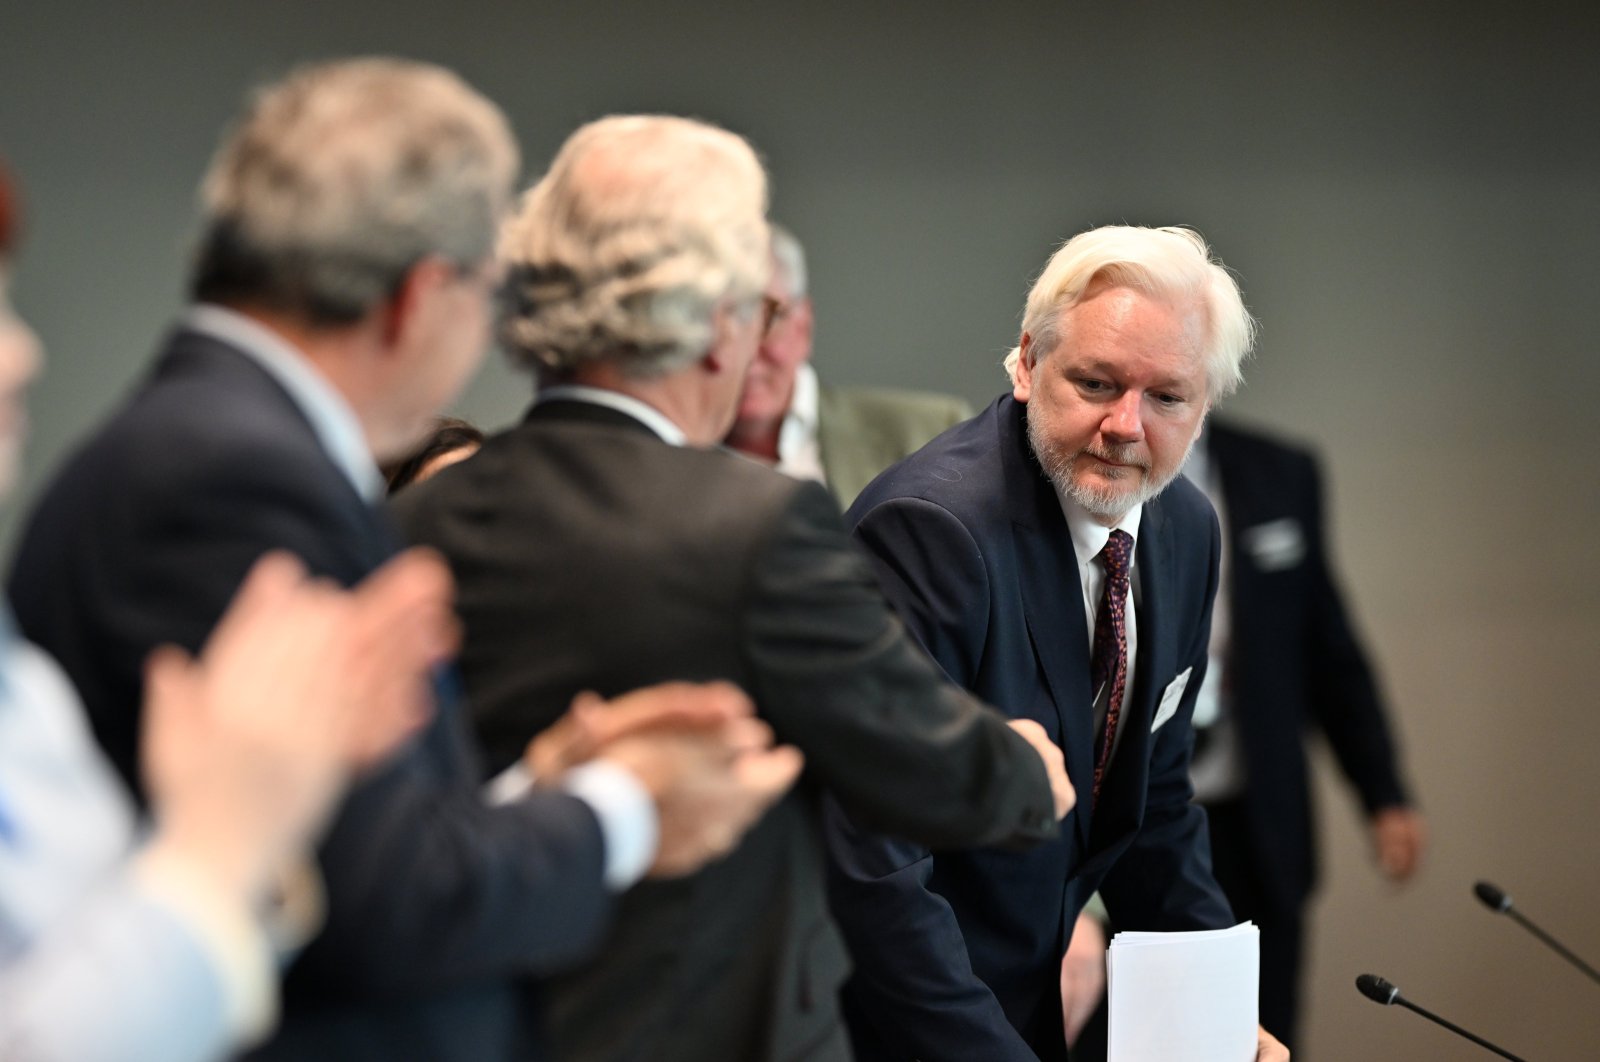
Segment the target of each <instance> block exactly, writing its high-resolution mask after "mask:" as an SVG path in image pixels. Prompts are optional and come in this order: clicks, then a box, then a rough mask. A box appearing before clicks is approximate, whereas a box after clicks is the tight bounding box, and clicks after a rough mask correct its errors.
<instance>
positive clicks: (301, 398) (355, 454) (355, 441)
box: [183, 303, 383, 505]
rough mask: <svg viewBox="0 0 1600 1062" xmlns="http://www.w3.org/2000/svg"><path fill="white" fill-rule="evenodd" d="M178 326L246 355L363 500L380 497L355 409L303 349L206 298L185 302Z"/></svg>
mask: <svg viewBox="0 0 1600 1062" xmlns="http://www.w3.org/2000/svg"><path fill="white" fill-rule="evenodd" d="M183 323H184V326H185V327H186V328H188V329H189V330H190V331H193V332H199V333H202V334H203V335H207V336H210V337H211V338H213V339H217V340H221V341H222V342H224V343H226V344H228V345H229V346H230V347H234V348H236V349H237V350H239V352H240V353H242V354H245V355H247V356H248V357H249V358H250V360H251V361H253V362H255V363H256V364H257V365H259V366H261V368H262V369H263V370H264V371H265V372H266V373H267V375H269V376H271V377H272V378H273V379H274V380H276V381H277V382H278V384H279V385H280V386H282V388H283V389H284V390H285V391H287V392H289V398H290V399H291V400H292V401H293V402H294V404H295V405H296V406H297V407H298V408H299V410H300V412H301V413H303V414H304V415H305V418H306V420H308V421H310V422H311V430H312V431H314V432H316V435H317V441H318V442H320V443H321V444H322V449H323V451H324V452H325V453H327V455H328V457H329V459H330V460H332V461H333V463H334V464H335V465H337V466H338V467H339V471H341V472H343V473H344V475H345V478H346V479H348V480H349V481H350V485H351V486H352V487H354V488H355V489H356V493H357V494H359V495H361V497H362V498H363V499H365V500H366V501H367V503H368V504H369V505H376V504H377V503H378V502H380V501H382V500H383V473H382V472H380V471H378V463H377V462H376V461H375V460H373V457H372V451H371V450H369V449H367V437H366V434H365V433H364V432H363V431H362V430H361V421H360V419H358V418H357V417H356V412H355V410H353V409H351V408H350V403H349V402H347V401H345V398H344V396H343V395H341V394H340V393H339V391H338V389H337V388H335V387H334V386H333V384H331V383H329V382H328V379H327V377H325V376H323V375H322V373H320V372H318V371H317V369H316V367H315V366H313V365H312V364H311V362H309V361H307V360H306V357H305V355H304V354H301V353H300V351H298V350H296V349H295V348H294V346H293V345H292V344H290V343H289V342H288V341H287V340H285V339H284V338H283V337H282V336H280V335H278V334H277V333H275V332H273V331H271V330H270V329H268V328H266V327H264V326H262V325H260V324H257V323H256V322H255V321H252V320H251V319H250V318H248V317H246V316H245V315H244V314H241V313H236V312H234V311H233V310H229V309H226V308H225V307H222V306H216V305H212V304H209V303H202V304H201V305H198V306H194V307H191V308H190V310H189V312H188V314H186V315H185V317H184V321H183Z"/></svg>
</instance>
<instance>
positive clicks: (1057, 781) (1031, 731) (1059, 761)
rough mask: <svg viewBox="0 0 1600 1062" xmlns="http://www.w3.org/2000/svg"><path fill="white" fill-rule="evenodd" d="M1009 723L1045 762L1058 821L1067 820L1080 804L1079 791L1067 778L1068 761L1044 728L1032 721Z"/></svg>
mask: <svg viewBox="0 0 1600 1062" xmlns="http://www.w3.org/2000/svg"><path fill="white" fill-rule="evenodd" d="M1009 723H1010V724H1011V729H1012V730H1015V731H1016V732H1017V733H1019V734H1021V735H1022V736H1023V737H1024V738H1026V739H1027V740H1028V744H1030V745H1032V746H1033V747H1034V749H1035V751H1037V752H1038V753H1039V758H1040V759H1041V760H1043V761H1044V771H1045V774H1046V775H1048V776H1049V778H1050V795H1051V796H1052V797H1053V798H1054V799H1055V806H1056V819H1057V820H1060V819H1064V818H1066V817H1067V812H1069V811H1071V810H1072V806H1073V805H1074V804H1076V803H1077V802H1078V791H1077V790H1076V789H1073V788H1072V779H1070V778H1068V777H1067V761H1066V759H1065V758H1064V757H1062V755H1061V750H1060V749H1058V748H1056V746H1055V745H1054V744H1053V743H1052V742H1051V741H1050V737H1049V735H1048V734H1046V733H1045V732H1044V727H1042V726H1040V725H1039V724H1038V723H1036V722H1034V721H1033V720H1032V719H1012V720H1009Z"/></svg>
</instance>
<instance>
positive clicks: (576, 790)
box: [11, 59, 798, 1059]
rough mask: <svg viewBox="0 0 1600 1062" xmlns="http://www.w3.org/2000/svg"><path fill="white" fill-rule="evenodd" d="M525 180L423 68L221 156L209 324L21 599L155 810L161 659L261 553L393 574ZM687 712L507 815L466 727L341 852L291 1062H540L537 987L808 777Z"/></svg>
mask: <svg viewBox="0 0 1600 1062" xmlns="http://www.w3.org/2000/svg"><path fill="white" fill-rule="evenodd" d="M516 168H517V151H516V146H515V144H514V142H513V140H512V138H511V135H510V131H509V128H508V126H507V123H506V121H505V118H504V116H503V115H501V113H500V112H499V111H498V110H497V109H496V108H495V107H494V106H493V104H491V103H489V101H487V100H485V99H484V98H483V97H481V96H479V95H478V94H477V93H476V92H474V91H472V90H471V89H470V88H469V87H468V86H466V85H465V84H464V83H463V82H461V81H460V79H458V78H457V77H455V76H454V75H453V74H451V73H449V72H448V71H445V70H442V69H440V68H437V67H432V66H427V65H424V64H418V63H408V62H402V61H396V60H383V59H367V60H355V61H348V62H337V63H328V64H323V65H317V66H311V67H307V68H304V69H302V70H299V71H297V72H295V73H294V74H292V75H290V76H289V77H288V78H286V79H285V80H283V81H282V82H280V83H278V84H276V85H273V86H270V87H269V88H267V89H266V90H264V91H263V92H261V93H260V94H259V95H258V96H257V97H256V99H255V100H254V101H253V102H252V104H251V105H250V106H249V107H248V108H247V110H246V111H245V113H244V114H243V116H242V117H241V119H240V121H239V123H238V124H237V125H236V126H235V127H234V128H233V129H232V130H231V131H230V132H229V133H228V135H227V136H226V137H225V138H224V140H223V142H222V144H221V146H220V148H219V150H218V152H217V154H216V156H215V158H214V159H213V161H212V165H211V168H210V171H209V172H208V174H207V177H206V180H205V184H204V191H203V200H204V217H203V233H202V237H201V244H200V249H199V255H198V261H197V264H196V266H195V273H194V294H195V298H196V305H195V306H193V307H192V308H191V309H190V310H189V311H188V312H187V313H186V314H185V315H184V317H183V320H182V321H181V323H180V324H179V326H178V328H177V329H176V330H175V331H174V333H173V334H172V335H171V336H170V337H169V338H168V339H167V340H166V342H165V344H164V349H163V351H162V353H161V355H160V357H159V358H158V360H157V361H156V364H155V366H154V368H153V369H152V371H151V373H150V375H149V376H148V378H147V379H146V380H145V381H144V382H143V383H142V384H141V385H140V386H139V387H138V388H137V390H136V391H135V393H134V394H133V395H132V397H131V398H130V399H129V401H128V402H127V403H126V404H125V405H124V406H123V407H122V408H121V409H120V410H119V411H117V412H116V413H115V414H114V415H113V416H112V418H111V419H110V421H109V422H108V423H107V424H106V425H105V426H103V427H102V428H101V429H100V430H99V431H98V432H97V433H96V434H95V435H94V436H93V437H92V438H91V439H90V440H89V441H88V442H87V443H86V444H85V445H84V446H82V447H81V448H80V449H79V450H78V451H77V453H76V454H74V455H73V456H72V457H71V459H70V460H69V461H68V462H67V463H66V465H65V466H64V468H63V469H62V471H61V473H60V474H59V475H58V477H57V478H56V480H55V481H54V482H53V483H52V484H51V485H50V488H49V489H48V491H47V492H46V494H45V496H44V498H43V500H42V501H41V502H40V504H39V505H38V507H37V509H36V510H35V512H34V513H33V514H32V517H31V520H30V521H29V523H28V526H27V529H26V532H25V534H24V537H23V541H22V545H21V549H20V551H19V553H18V557H17V561H16V565H15V567H14V569H13V572H12V577H11V592H12V596H13V601H14V603H15V607H16V612H17V617H18V619H19V621H20V623H21V626H22V628H23V630H24V631H25V632H26V633H27V634H28V636H29V637H30V638H32V639H33V640H34V641H36V642H38V643H39V644H40V645H41V646H43V647H45V648H46V649H47V650H48V651H49V652H51V653H52V654H53V655H54V656H55V657H56V658H57V659H58V660H60V662H61V663H62V665H63V666H64V668H65V669H66V671H67V672H68V674H69V675H70V677H71V678H72V680H73V682H74V683H75V685H76V686H77V687H78V690H79V691H80V692H81V694H82V696H83V700H84V703H85V707H86V708H87V710H88V714H89V718H90V720H91V722H92V724H93V726H94V730H95V735H96V737H97V739H98V740H99V741H100V743H101V745H102V746H103V747H104V748H105V749H106V751H107V752H108V754H109V756H110V759H111V761H112V763H113V764H114V765H115V766H116V767H117V768H118V769H119V771H120V772H121V773H122V776H123V778H124V779H125V780H126V781H127V782H129V784H130V785H131V786H133V787H134V788H135V791H136V792H137V791H139V790H140V788H141V784H142V782H143V779H142V777H141V774H140V771H139V765H138V761H137V756H136V736H137V733H138V726H139V719H140V713H139V705H140V694H141V686H142V681H143V673H142V668H143V665H144V660H145V658H146V656H147V655H148V654H149V652H150V651H151V649H152V648H154V647H155V646H156V645H158V644H161V643H163V642H172V643H175V644H177V645H180V646H184V647H187V648H190V649H194V648H195V647H197V646H198V645H199V644H200V642H201V641H202V640H203V639H204V638H205V636H206V634H207V632H208V631H210V630H211V628H212V626H213V625H214V624H215V622H216V620H217V617H218V615H219V614H220V613H221V611H222V608H223V606H224V604H225V603H226V602H227V600H228V599H229V597H230V595H231V594H232V593H233V591H234V589H235V588H236V587H237V586H238V585H239V582H240V580H241V578H242V577H243V575H244V573H245V571H246V570H247V568H248V567H249V566H250V564H251V563H252V562H254V561H255V559H256V558H257V557H258V556H260V555H261V554H262V553H263V552H264V551H267V550H271V549H283V550H287V551H289V552H291V553H294V554H295V555H297V556H298V557H300V558H301V560H302V561H303V562H304V563H305V564H306V566H307V567H308V568H310V570H311V571H312V572H313V573H315V574H318V575H321V576H325V577H327V578H330V579H332V580H334V581H336V582H340V583H346V584H348V583H353V582H355V581H356V580H359V579H361V578H362V577H364V576H366V575H367V574H368V573H369V572H370V571H372V570H373V569H374V568H376V567H378V566H379V565H380V564H382V563H383V562H384V561H386V560H387V559H388V558H389V557H390V556H391V555H392V554H393V553H394V552H395V548H396V547H395V539H394V536H393V535H392V534H391V532H390V529H389V527H388V526H387V524H386V522H385V520H384V519H383V518H382V515H381V514H380V513H379V512H378V511H377V510H376V509H375V508H374V503H375V502H377V501H378V500H379V499H380V498H381V496H382V479H381V477H380V475H379V473H378V469H377V464H376V461H375V458H381V457H386V456H390V455H393V454H396V453H398V452H401V451H402V450H404V448H406V447H407V446H409V445H410V444H411V443H413V442H414V441H415V440H416V439H418V438H419V437H420V436H421V435H422V433H423V432H424V431H425V430H426V429H427V426H428V423H429V420H430V418H431V417H432V416H433V415H434V414H435V413H436V412H437V411H438V409H439V407H440V406H442V405H443V404H444V403H446V402H448V401H449V400H450V399H451V398H452V397H453V396H454V395H455V393H456V392H457V390H458V388H459V387H460V385H461V384H462V383H463V382H464V380H465V378H466V377H467V375H468V374H469V373H470V372H471V371H472V369H473V368H474V366H476V364H477V362H478V359H479V358H480V356H481V352H482V350H483V348H484V345H485V341H486V338H487V329H488V321H489V301H490V293H491V291H492V290H493V289H494V287H495V286H496V284H497V282H498V275H499V274H498V271H497V269H496V267H495V265H494V262H493V261H492V258H491V254H490V252H491V250H492V246H493V241H494V237H495V233H496V229H497V226H498V224H499V222H500V220H501V216H502V214H503V210H504V207H505V205H506V204H507V202H508V200H509V196H510V191H511V182H512V179H513V176H514V174H515V172H516ZM662 695H663V696H664V697H665V698H666V699H667V700H668V701H682V700H684V699H685V698H687V699H689V700H691V701H698V700H700V699H703V698H705V697H707V696H708V697H709V701H710V703H709V704H708V705H707V707H706V709H705V711H704V713H703V714H696V713H697V712H698V711H699V710H698V709H694V708H693V707H692V706H690V707H685V708H684V712H685V713H686V714H688V715H689V716H692V717H693V718H697V719H704V720H705V723H706V725H705V726H703V727H699V728H692V729H686V730H685V729H683V728H678V729H679V731H681V732H679V733H678V734H677V737H676V738H674V739H672V740H668V739H667V738H665V737H663V736H661V735H659V734H657V733H651V734H650V735H648V736H647V737H640V736H637V735H636V736H634V737H631V738H629V737H624V738H623V739H622V740H620V741H618V742H617V743H616V744H614V745H611V746H608V747H607V748H605V749H604V750H603V756H602V758H601V759H600V760H599V761H597V762H595V763H591V764H587V765H585V766H583V767H580V768H578V769H576V770H572V771H571V772H569V773H568V774H567V775H566V777H565V778H564V779H563V780H562V781H563V788H561V789H552V790H548V791H539V792H536V793H533V794H517V793H506V794H505V795H506V797H507V799H506V800H505V801H504V802H503V803H502V804H500V805H499V806H495V807H488V806H486V805H485V803H484V800H483V798H482V796H481V794H480V790H479V783H480V771H479V768H478V763H477V760H476V757H475V756H474V754H473V752H472V750H471V748H470V745H469V738H468V735H467V733H466V731H465V729H464V722H463V720H462V719H461V718H460V715H459V713H458V712H456V711H454V710H453V706H452V705H450V704H448V703H447V704H446V705H444V707H443V710H441V711H440V712H439V713H438V715H437V717H436V720H435V722H434V723H433V725H432V726H431V727H429V729H428V730H427V731H426V732H425V733H424V734H423V735H422V737H421V739H420V740H419V741H418V742H417V743H416V745H415V746H414V747H413V748H412V749H411V750H410V751H409V752H408V753H407V754H406V755H404V756H402V757H401V758H400V759H399V760H398V761H396V762H395V763H394V764H392V765H390V766H389V767H388V768H386V769H384V770H382V771H379V772H377V773H376V774H374V775H373V776H371V777H370V778H368V779H366V780H365V781H364V782H363V783H362V784H361V785H359V786H358V787H357V788H356V789H355V790H354V791H353V792H352V794H351V795H350V797H349V799H348V800H347V801H346V802H345V804H344V806H343V809H342V812H341V814H340V815H339V816H338V818H337V820H336V821H335V822H334V823H333V825H332V828H331V831H330V833H329V835H328V838H327V840H326V842H325V844H324V846H323V848H322V852H321V860H320V867H321V872H322V875H323V877H324V879H325V880H326V884H327V899H328V920H327V927H326V931H325V932H324V933H323V935H322V936H321V937H320V938H319V939H318V940H317V941H316V942H315V943H313V944H312V945H311V946H310V948H309V949H308V950H307V951H306V952H305V953H304V954H303V955H302V957H301V958H300V960H299V961H298V962H297V964H296V966H295V968H294V969H293V971H292V972H291V974H290V977H289V979H288V982H287V984H286V989H285V1020H284V1023H283V1026H282V1028H281V1030H280V1031H279V1034H278V1036H277V1037H276V1038H275V1039H274V1040H273V1041H272V1042H271V1043H270V1044H268V1045H267V1046H266V1047H265V1048H264V1049H263V1052H262V1053H263V1056H264V1057H278V1058H293V1059H319V1058H329V1059H333V1058H337V1059H362V1058H374V1059H376V1058H383V1059H388V1058H399V1057H405V1058H430V1059H432V1058H441V1059H444V1058H461V1059H496V1058H509V1057H513V1056H515V1057H519V1058H520V1057H526V1055H527V1054H528V1053H529V1052H530V1051H532V1050H533V1046H532V1044H531V1042H530V1037H531V1031H530V1030H529V1029H528V1028H527V1027H526V1022H525V1020H524V1019H525V1014H524V1013H523V1012H522V1008H521V1007H519V1004H518V999H517V995H516V993H515V992H514V989H513V982H514V980H515V979H516V978H517V977H519V976H521V975H526V974H531V973H535V972H539V971H544V970H548V969H551V968H553V967H556V966H559V965H561V964H563V963H570V962H572V961H574V960H576V959H578V958H580V957H582V956H583V955H584V954H585V953H586V951H587V949H589V948H590V947H591V946H593V944H594V943H595V942H596V941H597V940H598V939H599V938H600V935H601V932H602V930H603V928H604V925H605V923H606V920H607V918H608V916H609V913H610V910H611V908H612V905H613V900H612V896H613V894H614V893H615V892H616V891H618V890H620V889H623V888H625V887H627V886H628V885H629V884H631V883H632V882H633V881H634V880H635V879H637V878H638V877H639V876H640V875H641V874H643V873H644V872H645V871H646V870H647V869H648V868H650V867H651V865H652V864H654V866H655V867H656V869H658V870H661V871H664V872H665V871H679V872H681V871H685V870H689V869H692V868H693V867H694V866H697V865H698V864H699V863H700V862H703V861H704V860H705V859H707V858H710V857H712V856H714V855H716V854H718V853H720V852H721V851H723V850H725V849H726V848H727V847H729V846H730V845H731V844H732V843H733V842H734V840H735V839H736V838H737V836H738V835H739V833H740V831H741V830H742V829H743V828H744V827H745V826H746V825H747V824H748V823H749V822H750V821H751V819H752V818H753V817H755V816H756V815H757V814H758V813H759V812H760V810H761V809H762V808H764V807H765V806H766V804H768V803H770V801H771V800H772V799H774V798H775V797H776V796H777V795H778V793H779V792H781V791H782V789H783V788H785V786H786V784H787V779H788V778H792V777H793V774H794V772H795V771H797V770H798V765H797V764H795V763H794V762H793V760H794V756H793V754H792V753H791V754H788V755H786V756H783V755H781V754H778V753H772V754H769V755H773V756H780V759H779V761H776V762H775V761H771V760H768V759H765V758H763V757H761V756H759V755H758V756H757V758H756V760H754V761H751V760H747V759H745V758H743V757H741V756H739V755H738V754H739V752H740V751H741V750H743V749H745V748H748V747H751V746H756V745H759V744H761V741H762V734H761V732H760V727H761V724H759V723H757V722H756V721H755V720H753V719H748V718H745V719H739V718H736V717H737V716H738V715H739V714H740V712H741V711H748V705H741V703H740V702H741V700H742V698H740V696H739V695H737V694H736V693H734V692H732V691H728V690H721V691H718V690H712V691H696V690H686V689H681V688H680V689H676V690H668V691H664V693H663V694H662ZM646 696H647V699H648V698H649V697H650V696H651V695H646ZM635 707H637V702H635ZM666 709H669V712H668V714H669V715H670V714H671V711H670V710H676V709H673V707H672V705H667V706H666ZM628 711H633V709H632V708H630V709H628ZM624 714H625V715H626V714H627V713H626V712H625V713H624ZM752 762H754V763H756V764H760V765H771V766H773V767H774V770H772V771H770V772H768V771H764V770H762V771H751V770H749V769H748V768H749V765H750V764H751V763H752ZM508 788H510V787H508ZM657 809H659V816H658V814H657ZM658 838H659V842H660V843H659V844H658V843H657V842H658Z"/></svg>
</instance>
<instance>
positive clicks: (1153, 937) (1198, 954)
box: [1106, 922, 1261, 1062]
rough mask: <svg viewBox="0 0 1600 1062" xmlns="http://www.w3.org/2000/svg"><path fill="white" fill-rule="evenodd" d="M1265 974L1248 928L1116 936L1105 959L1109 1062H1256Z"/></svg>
mask: <svg viewBox="0 0 1600 1062" xmlns="http://www.w3.org/2000/svg"><path fill="white" fill-rule="evenodd" d="M1260 969H1261V939H1260V933H1259V931H1258V930H1257V929H1256V927H1255V925H1254V924H1252V923H1250V922H1243V923H1241V924H1239V925H1236V926H1234V927H1233V928H1232V929H1212V930H1205V931H1201V932H1194V933H1118V934H1117V935H1116V936H1114V937H1112V938H1111V948H1110V950H1109V951H1108V952H1107V954H1106V978H1107V981H1108V983H1109V991H1110V993H1111V1021H1110V1028H1109V1032H1108V1037H1109V1039H1108V1044H1107V1047H1108V1053H1107V1058H1108V1062H1253V1060H1254V1059H1255V1057H1256V1021H1257V1019H1256V991H1257V982H1258V980H1259V978H1260Z"/></svg>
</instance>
